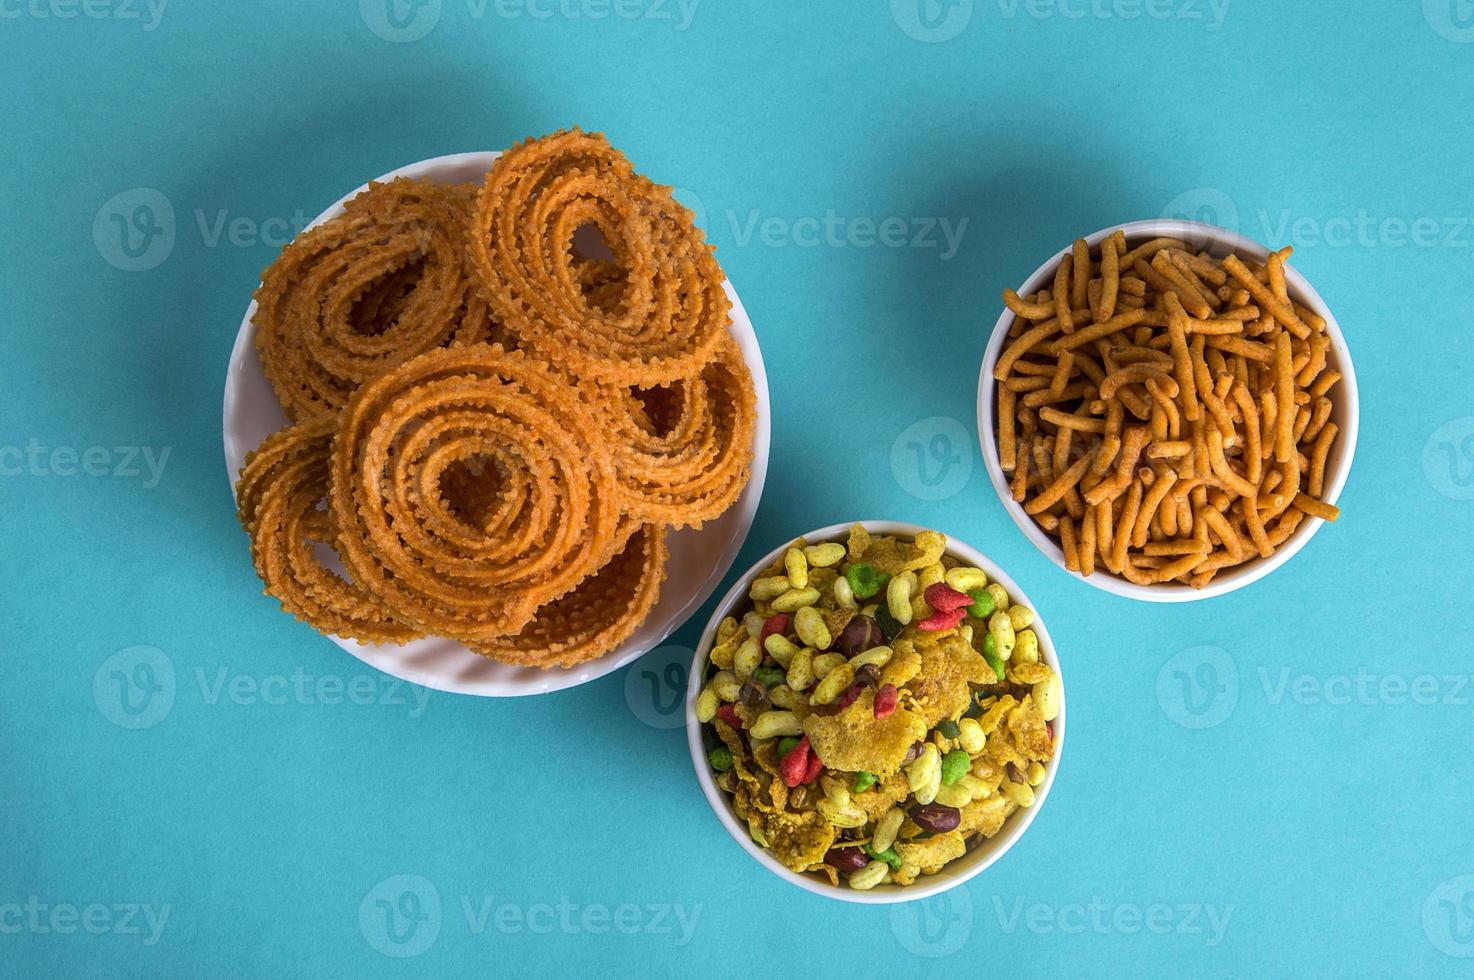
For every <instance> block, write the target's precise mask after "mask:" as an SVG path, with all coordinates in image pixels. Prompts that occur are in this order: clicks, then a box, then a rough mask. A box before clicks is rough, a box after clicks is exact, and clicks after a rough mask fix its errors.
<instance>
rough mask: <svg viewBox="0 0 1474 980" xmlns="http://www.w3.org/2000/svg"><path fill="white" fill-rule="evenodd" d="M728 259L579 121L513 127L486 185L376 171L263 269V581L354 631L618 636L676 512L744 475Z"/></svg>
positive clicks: (567, 658)
mask: <svg viewBox="0 0 1474 980" xmlns="http://www.w3.org/2000/svg"><path fill="white" fill-rule="evenodd" d="M575 239H577V240H578V241H579V243H581V245H580V247H575ZM588 243H592V244H591V245H589V244H588ZM723 281H724V276H723V275H722V271H721V269H720V267H719V266H718V265H717V262H716V260H715V258H714V257H713V254H712V249H711V247H710V246H709V245H707V244H706V242H705V240H704V238H703V236H702V234H701V232H700V231H699V230H698V229H696V228H695V226H694V225H693V223H692V216H691V214H690V212H689V211H687V210H686V209H685V208H683V207H682V206H681V205H680V204H679V203H677V202H676V201H675V199H674V198H673V197H672V195H671V191H670V189H669V188H668V187H662V186H659V185H657V184H654V183H652V182H651V181H649V180H648V179H646V178H645V177H643V176H641V175H639V174H637V173H635V171H634V168H633V167H632V166H631V164H630V163H629V161H628V160H627V159H626V158H625V157H624V155H623V154H621V153H620V152H619V151H618V150H616V149H614V148H613V147H612V146H611V145H610V144H609V142H608V141H607V140H606V139H605V138H604V137H602V136H600V135H597V134H588V133H583V132H581V131H578V130H572V131H566V132H560V133H557V134H554V135H552V136H548V137H544V138H541V139H534V140H528V141H527V142H525V143H523V144H521V145H520V146H518V147H516V148H515V149H513V150H511V151H509V152H507V153H506V154H504V155H503V156H501V157H500V158H499V159H498V160H497V162H496V164H495V165H494V166H493V168H492V170H491V171H490V172H489V173H488V174H487V175H486V178H485V181H484V182H483V183H479V184H453V185H441V184H434V183H431V182H428V181H423V180H412V179H405V178H400V179H397V180H394V181H391V182H389V183H384V184H378V183H376V184H371V185H370V186H369V188H368V189H367V190H366V191H364V192H363V193H362V194H360V195H358V196H357V197H355V198H354V199H353V200H351V201H349V202H348V203H347V204H346V205H345V208H344V212H343V214H341V215H340V216H338V217H336V218H334V219H332V220H331V221H328V222H326V223H324V224H323V225H321V226H318V227H316V228H313V229H311V230H309V231H307V232H304V233H303V234H302V235H300V236H298V238H297V239H296V240H295V241H293V242H292V243H291V244H290V245H288V246H287V247H286V248H285V249H284V250H283V251H282V253H281V255H280V257H278V259H277V260H276V262H275V263H273V264H272V266H271V267H270V268H269V269H267V270H266V272H265V274H264V275H263V276H262V285H261V288H260V290H259V291H258V293H257V297H256V298H257V302H258V309H257V313H256V317H255V321H254V322H255V326H256V346H257V350H258V352H259V354H260V357H261V361H262V364H263V367H264V369H265V372H266V376H267V378H268V379H269V380H270V381H271V384H272V386H273V388H274V389H275V391H276V394H277V397H278V399H279V401H280V402H281V405H282V408H283V409H284V410H285V412H286V414H287V416H288V418H289V419H290V420H291V424H289V425H288V426H287V427H286V428H284V429H282V430H281V431H280V432H277V433H276V434H274V435H272V436H271V437H269V438H268V439H267V440H266V441H265V442H264V443H262V445H261V446H260V447H258V448H257V449H256V450H255V451H254V452H252V453H251V454H250V455H249V456H247V458H246V464H245V466H244V468H243V470H242V472H241V476H240V482H239V485H238V488H237V498H238V501H239V511H240V519H241V523H242V525H243V526H244V527H245V529H246V531H247V532H248V533H249V534H250V536H251V553H252V557H253V559H254V562H255V565H256V570H257V572H258V574H259V575H260V577H261V579H262V581H263V582H264V583H265V586H266V592H267V593H268V594H269V595H272V596H274V597H275V598H276V599H277V600H279V601H280V603H281V605H282V608H283V609H285V610H286V611H287V612H290V613H292V614H293V615H295V616H297V617H298V618H300V619H302V620H304V621H305V622H307V623H309V624H310V625H312V626H313V627H314V628H316V629H318V630H320V631H322V632H324V633H332V634H334V635H337V636H341V637H347V638H352V639H356V640H359V641H362V642H366V643H390V644H399V643H404V642H407V641H409V640H412V639H415V638H417V637H421V636H427V635H437V636H443V637H448V638H450V639H454V640H456V641H458V642H460V643H463V644H464V645H466V646H467V647H468V648H470V649H472V650H474V651H476V652H477V653H480V654H482V655H484V656H487V657H490V658H493V659H496V660H499V661H503V662H507V663H512V664H518V665H523V666H530V667H538V668H550V667H571V666H574V665H576V664H579V663H584V662H586V661H589V660H592V659H595V658H598V657H600V656H603V655H605V654H607V653H608V652H610V651H611V650H613V649H615V648H616V647H617V646H619V644H621V643H622V642H624V641H625V640H626V639H628V638H629V636H630V635H631V634H632V633H633V632H634V630H635V629H636V628H637V627H638V626H639V625H640V624H641V623H642V622H643V621H644V620H645V619H646V617H647V616H648V615H649V613H650V611H651V609H652V608H653V607H654V605H655V603H656V601H657V599H658V598H659V595H660V588H661V583H662V581H663V579H664V574H665V558H666V535H667V532H668V530H669V529H671V528H680V527H698V526H700V525H701V524H703V523H704V522H706V521H709V520H712V519H713V518H715V517H717V516H719V515H720V514H722V513H723V512H724V511H725V510H727V508H729V507H730V506H731V505H732V504H733V503H734V502H735V501H736V499H737V497H738V496H739V495H740V494H741V492H742V489H743V488H744V487H745V486H746V484H747V480H748V477H749V475H750V471H751V464H752V451H753V437H754V430H755V425H756V411H757V410H756V399H755V395H754V392H753V384H752V377H751V375H750V374H749V372H748V369H747V365H746V363H745V361H744V360H743V357H742V354H741V352H740V350H739V349H738V346H737V344H736V342H735V341H734V339H733V338H732V336H731V334H730V333H729V330H728V327H729V325H730V309H731V307H730V303H729V301H728V299H727V297H726V294H725V291H724V289H723ZM324 547H326V548H327V549H330V550H331V551H332V552H335V553H336V556H337V558H338V560H339V562H338V563H339V564H341V568H342V569H343V573H342V574H339V573H337V572H336V571H335V570H332V569H330V567H329V565H332V564H334V563H332V562H331V561H329V564H327V565H325V564H324V563H323V561H322V558H323V557H324V555H323V550H324Z"/></svg>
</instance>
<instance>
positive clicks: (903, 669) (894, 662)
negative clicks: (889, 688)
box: [880, 639, 921, 687]
mask: <svg viewBox="0 0 1474 980" xmlns="http://www.w3.org/2000/svg"><path fill="white" fill-rule="evenodd" d="M920 671H921V654H919V653H917V652H916V644H914V643H912V642H911V641H910V640H905V639H897V640H896V641H895V642H894V643H893V644H891V659H890V661H889V662H888V663H886V665H885V666H884V667H882V668H881V670H880V683H881V684H882V685H885V684H892V685H894V686H896V687H904V686H905V685H906V684H908V683H910V681H911V679H912V678H913V677H915V676H916V675H917V674H918V673H920Z"/></svg>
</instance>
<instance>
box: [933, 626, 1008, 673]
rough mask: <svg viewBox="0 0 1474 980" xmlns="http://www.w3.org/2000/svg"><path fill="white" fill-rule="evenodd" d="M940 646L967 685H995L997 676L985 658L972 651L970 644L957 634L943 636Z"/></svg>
mask: <svg viewBox="0 0 1474 980" xmlns="http://www.w3.org/2000/svg"><path fill="white" fill-rule="evenodd" d="M941 644H942V649H943V650H945V651H946V652H947V656H949V657H951V658H952V661H953V663H955V664H956V665H957V667H958V669H959V670H961V671H962V676H963V678H964V679H965V680H966V681H967V682H968V683H969V684H980V685H981V684H995V683H997V681H998V674H997V673H995V672H994V670H993V668H992V667H991V666H990V665H989V664H988V661H987V658H985V657H984V656H983V655H982V654H981V653H978V652H977V651H976V650H974V649H973V647H972V644H971V643H968V642H967V641H966V640H964V639H963V638H962V637H961V636H960V635H959V634H957V633H948V634H944V635H943V637H942V640H941Z"/></svg>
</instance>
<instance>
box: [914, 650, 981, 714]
mask: <svg viewBox="0 0 1474 980" xmlns="http://www.w3.org/2000/svg"><path fill="white" fill-rule="evenodd" d="M915 647H916V652H917V653H919V654H920V655H921V673H919V674H917V675H916V677H914V678H913V679H912V680H911V682H910V683H909V684H908V685H907V689H908V690H909V691H910V692H911V695H912V697H914V698H915V699H916V704H917V706H918V708H919V709H920V711H921V714H922V719H923V721H925V723H926V727H927V728H928V729H931V728H932V727H933V726H935V725H936V724H937V722H939V721H942V720H943V719H944V718H955V717H957V716H958V715H960V714H962V712H964V711H966V710H967V706H968V704H969V702H970V701H971V700H972V691H971V689H970V688H968V686H967V674H966V672H965V671H964V669H963V667H962V665H961V664H959V663H958V662H957V661H956V660H954V659H953V658H952V657H951V656H949V655H948V654H947V653H946V651H944V650H943V649H942V646H941V644H939V643H938V642H937V641H936V640H934V639H932V638H930V637H921V638H918V639H917V640H916V643H915Z"/></svg>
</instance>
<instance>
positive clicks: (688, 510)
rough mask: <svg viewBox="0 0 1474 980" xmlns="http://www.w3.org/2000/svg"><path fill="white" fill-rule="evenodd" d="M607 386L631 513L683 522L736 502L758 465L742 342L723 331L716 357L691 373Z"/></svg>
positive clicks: (694, 522) (607, 409) (698, 520)
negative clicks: (661, 381)
mask: <svg viewBox="0 0 1474 980" xmlns="http://www.w3.org/2000/svg"><path fill="white" fill-rule="evenodd" d="M601 391H602V393H603V395H604V402H603V408H604V413H605V416H606V419H607V423H608V426H609V434H610V439H609V443H610V446H611V447H612V449H613V452H614V460H615V471H616V473H617V475H618V479H619V486H620V490H621V491H622V493H623V496H624V508H625V511H626V513H628V514H629V515H631V516H632V517H635V518H637V519H639V520H644V521H650V522H653V523H660V524H670V525H673V526H676V527H684V526H699V525H700V524H702V523H703V522H705V521H709V520H711V519H712V518H714V517H717V516H718V515H720V514H721V513H722V512H723V511H725V510H726V509H727V508H728V507H730V506H732V504H733V503H734V502H735V501H736V500H737V497H738V496H739V495H740V494H741V493H742V488H743V487H745V486H746V485H747V479H748V476H749V475H750V472H751V466H752V449H753V431H754V428H755V426H756V424H757V397H756V395H755V394H754V392H753V387H752V375H751V373H750V372H749V371H748V370H747V363H746V362H745V361H744V360H743V359H742V352H741V350H739V349H738V347H737V342H736V341H734V340H733V339H732V338H731V337H730V336H725V335H724V337H723V339H722V342H721V344H720V345H719V347H718V349H717V354H716V357H714V358H713V359H712V361H711V362H710V363H709V364H707V365H705V366H704V367H702V368H701V369H700V370H699V371H698V372H697V373H695V374H694V375H692V376H691V377H689V378H682V379H681V380H679V381H674V382H670V383H668V384H666V385H662V386H659V387H655V388H625V387H617V386H613V385H605V386H603V387H602V388H601Z"/></svg>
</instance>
